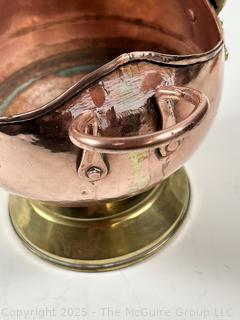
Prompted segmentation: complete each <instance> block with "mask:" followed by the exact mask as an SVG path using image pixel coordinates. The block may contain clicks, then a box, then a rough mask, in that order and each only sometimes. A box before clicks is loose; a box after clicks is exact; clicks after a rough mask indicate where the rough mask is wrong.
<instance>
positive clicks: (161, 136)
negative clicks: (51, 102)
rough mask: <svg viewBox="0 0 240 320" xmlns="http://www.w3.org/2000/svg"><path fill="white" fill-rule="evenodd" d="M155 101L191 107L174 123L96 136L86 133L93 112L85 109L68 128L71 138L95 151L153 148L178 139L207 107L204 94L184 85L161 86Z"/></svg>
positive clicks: (194, 125)
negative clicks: (148, 130)
mask: <svg viewBox="0 0 240 320" xmlns="http://www.w3.org/2000/svg"><path fill="white" fill-rule="evenodd" d="M156 99H157V102H158V104H160V103H161V101H162V99H175V100H181V99H183V100H185V101H186V102H190V103H192V104H193V106H194V107H195V108H194V110H193V111H192V112H191V113H190V115H189V116H188V117H187V118H185V119H184V120H182V121H181V122H178V123H176V124H175V125H173V126H171V127H169V128H167V129H164V130H160V131H156V132H154V133H150V134H146V135H141V136H132V137H100V136H94V135H90V134H88V133H86V126H87V125H88V124H89V123H92V122H95V121H96V115H95V113H94V111H91V110H89V111H85V112H83V113H82V114H81V115H80V116H78V117H77V118H76V119H75V120H74V121H73V123H72V125H71V126H70V128H69V137H70V139H71V141H72V142H73V143H74V144H75V145H76V146H78V147H79V148H82V149H85V150H91V151H95V152H99V153H120V152H122V153H126V152H133V151H137V150H143V149H151V148H153V149H155V148H158V147H163V146H166V145H169V144H170V143H172V142H177V141H179V140H181V139H182V138H183V137H184V136H185V135H186V134H188V133H189V132H190V131H191V130H193V129H194V128H195V127H197V126H198V125H199V124H200V123H201V122H202V121H203V119H204V117H205V116H206V114H207V112H208V110H209V101H208V98H207V97H206V95H205V94H203V93H201V92H199V91H197V90H194V89H190V88H185V87H175V86H171V87H161V88H160V89H158V90H157V93H156Z"/></svg>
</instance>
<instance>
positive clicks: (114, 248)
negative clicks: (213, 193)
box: [9, 169, 190, 271]
mask: <svg viewBox="0 0 240 320" xmlns="http://www.w3.org/2000/svg"><path fill="white" fill-rule="evenodd" d="M189 196H190V192H189V183H188V178H187V175H186V173H185V171H184V170H183V169H181V170H179V171H177V172H176V173H174V174H173V175H172V176H171V177H169V178H168V179H166V180H165V181H163V182H162V183H160V185H158V186H156V187H154V188H153V189H152V190H150V191H148V192H145V193H144V194H141V195H138V196H136V197H134V198H132V199H130V201H129V200H122V201H119V202H115V203H106V204H103V205H102V206H101V205H99V206H93V207H86V208H82V209H81V208H75V209H74V208H72V209H69V208H65V209H64V208H59V207H50V206H46V205H44V204H41V203H40V202H34V201H31V200H26V199H24V198H21V197H17V196H10V203H9V208H10V216H11V220H12V223H13V226H14V228H15V230H16V232H17V234H18V235H19V237H20V238H21V239H22V240H23V242H24V244H25V245H26V246H27V247H28V248H30V249H31V250H32V251H33V252H35V253H36V254H37V255H39V256H40V257H41V258H43V259H46V260H48V261H50V262H53V263H56V264H58V265H60V266H62V267H67V268H70V269H76V270H81V271H106V270H113V269H117V268H122V267H126V266H128V265H131V264H133V263H135V262H137V261H140V260H143V259H145V258H147V257H148V256H150V255H151V254H152V253H154V252H155V251H156V250H158V249H159V248H160V247H161V246H162V245H164V244H165V243H166V242H167V241H168V240H169V239H170V238H171V237H172V236H173V234H174V233H175V232H176V231H177V229H178V228H179V226H180V225H181V223H182V221H183V219H184V217H185V215H186V211H187V207H188V203H189Z"/></svg>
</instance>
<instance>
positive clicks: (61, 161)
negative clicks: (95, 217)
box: [0, 0, 224, 206]
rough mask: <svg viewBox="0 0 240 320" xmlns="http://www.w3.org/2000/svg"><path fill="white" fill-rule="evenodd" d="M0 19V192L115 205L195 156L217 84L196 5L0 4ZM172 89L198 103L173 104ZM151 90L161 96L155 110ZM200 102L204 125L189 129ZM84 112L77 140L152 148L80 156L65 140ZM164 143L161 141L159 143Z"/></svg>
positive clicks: (216, 59) (154, 0)
mask: <svg viewBox="0 0 240 320" xmlns="http://www.w3.org/2000/svg"><path fill="white" fill-rule="evenodd" d="M0 8H1V9H2V10H3V8H4V16H2V17H1V20H0V54H1V60H0V99H1V106H0V108H1V110H2V113H3V115H2V117H0V152H1V155H0V165H1V166H0V185H1V187H4V188H5V189H7V190H8V191H10V192H11V193H15V194H18V195H21V196H24V197H27V198H31V199H34V200H41V201H47V202H51V203H55V204H57V205H63V206H77V205H81V204H84V205H85V204H89V203H94V202H97V201H110V200H114V199H120V198H124V197H129V196H132V195H134V194H138V193H140V192H143V191H146V190H148V189H149V188H151V187H152V186H154V185H155V184H156V183H158V182H160V181H161V180H163V179H165V178H166V177H168V176H169V175H170V174H172V173H173V172H174V171H176V170H177V169H178V168H179V167H181V166H182V165H183V164H184V163H185V161H186V160H187V159H188V158H189V157H190V156H191V154H192V153H193V152H194V150H195V149H196V148H197V147H198V145H199V143H200V142H201V141H202V139H203V137H204V136H205V134H206V132H207V131H208V129H209V127H210V125H211V123H212V120H213V118H214V116H215V114H216V112H217V108H218V105H219V99H220V95H221V89H222V79H223V62H224V48H223V45H224V44H223V36H222V29H221V25H220V22H219V19H218V17H217V15H216V13H215V11H214V9H213V7H212V6H211V5H210V4H209V2H208V1H207V0H195V1H192V0H181V1H177V0H172V1H165V0H145V1H142V2H139V1H137V0H131V1H123V0H114V1H108V0H106V1H97V0H95V1H88V2H87V1H80V0H78V1H76V0H74V1H73V0H69V1H57V0H52V1H48V2H46V1H43V0H38V1H35V2H32V1H31V2H30V1H14V3H13V2H10V1H0ZM126 52H131V53H126ZM110 60H111V62H109V61H110ZM71 85H73V87H71V88H70V86H71ZM176 86H177V87H181V88H182V87H189V88H191V89H194V90H199V91H201V92H202V93H201V94H200V93H198V92H196V91H194V90H192V91H191V90H190V91H191V93H189V94H190V96H191V97H192V101H187V100H186V99H183V96H184V89H181V90H182V91H183V93H182V94H183V96H182V98H181V99H177V100H176V99H173V94H174V92H176V90H180V88H179V89H176ZM162 87H164V88H165V89H166V87H168V90H169V91H171V94H170V95H169V96H168V97H167V98H166V99H165V101H162V102H161V103H160V102H159V101H158V99H157V96H158V93H159V92H160V91H161V88H162ZM66 90H67V91H66ZM188 90H189V89H188ZM190 91H189V92H190ZM59 95H60V96H59ZM196 97H198V99H197V100H196ZM206 97H207V98H208V101H209V103H210V106H209V107H208V108H207V105H208V102H207V99H206ZM190 100H191V99H190ZM203 101H205V104H204V105H205V109H204V108H203V109H204V110H205V113H206V114H203V113H201V115H202V117H201V118H199V117H198V118H197V121H192V115H193V113H194V112H195V111H196V110H198V111H199V110H200V109H201V107H203V103H202V102H203ZM89 110H91V111H92V112H94V115H95V117H94V119H95V120H94V124H93V123H90V124H89V123H86V128H85V134H88V135H89V136H88V138H89V141H90V140H91V141H93V139H92V138H91V136H95V138H97V137H100V138H104V137H105V138H106V137H112V138H113V137H115V138H124V139H127V138H129V141H131V143H132V141H133V137H136V143H137V140H138V139H139V138H137V137H139V136H142V137H145V138H144V139H145V141H146V140H147V141H148V142H149V141H150V140H151V138H152V134H155V136H157V140H156V141H157V142H156V143H154V142H152V144H151V146H150V145H149V146H150V147H147V148H142V150H141V148H140V149H139V150H138V151H136V150H135V151H134V150H132V151H131V152H130V151H129V150H128V149H127V148H126V149H125V150H124V148H123V147H122V148H120V145H119V148H116V150H115V151H116V152H117V153H116V152H115V153H114V154H113V153H110V151H109V149H108V148H107V150H108V151H109V152H100V149H99V150H98V148H99V144H97V145H96V148H95V149H94V148H91V150H90V147H91V146H90V144H91V143H92V142H91V143H85V146H86V149H85V150H83V149H82V148H79V145H80V144H81V143H82V141H79V143H72V142H71V141H74V139H72V140H71V139H70V137H69V130H70V129H71V128H72V125H73V124H74V122H75V121H79V119H80V117H81V116H83V113H84V112H86V111H89ZM199 114H200V113H199ZM185 127H186V128H187V130H183V128H185ZM179 128H181V133H182V134H181V136H180V138H179V136H178V137H177V135H176V131H177V130H176V129H179ZM166 132H167V135H168V136H171V133H172V135H173V138H172V139H170V140H168V141H166V140H164V137H165V136H166ZM70 136H71V130H70ZM71 138H72V136H71ZM163 140H164V143H162V144H159V141H163ZM99 141H100V140H99ZM125 141H126V140H125ZM85 142H86V140H85ZM88 149H89V150H88ZM92 149H94V150H92ZM120 149H121V150H120ZM118 151H119V152H118ZM120 151H121V152H120Z"/></svg>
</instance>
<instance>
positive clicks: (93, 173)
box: [86, 167, 103, 181]
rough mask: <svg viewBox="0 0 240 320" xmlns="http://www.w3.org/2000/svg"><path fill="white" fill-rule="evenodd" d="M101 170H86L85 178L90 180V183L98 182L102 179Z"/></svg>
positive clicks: (95, 168)
mask: <svg viewBox="0 0 240 320" xmlns="http://www.w3.org/2000/svg"><path fill="white" fill-rule="evenodd" d="M102 173H103V171H102V169H101V168H99V167H91V168H89V169H88V170H87V172H86V176H87V177H88V179H90V180H91V181H97V180H100V179H101V177H102Z"/></svg>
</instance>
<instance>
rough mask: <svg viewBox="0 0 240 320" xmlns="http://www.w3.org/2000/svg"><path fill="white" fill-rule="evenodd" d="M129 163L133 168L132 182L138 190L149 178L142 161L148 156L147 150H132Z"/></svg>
mask: <svg viewBox="0 0 240 320" xmlns="http://www.w3.org/2000/svg"><path fill="white" fill-rule="evenodd" d="M130 157H131V164H132V169H133V177H134V178H133V184H134V189H136V190H139V189H141V188H143V187H145V186H146V185H147V184H148V182H149V180H150V177H149V174H148V172H146V167H145V166H144V163H145V161H146V159H147V158H148V151H140V152H134V153H131V154H130Z"/></svg>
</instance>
